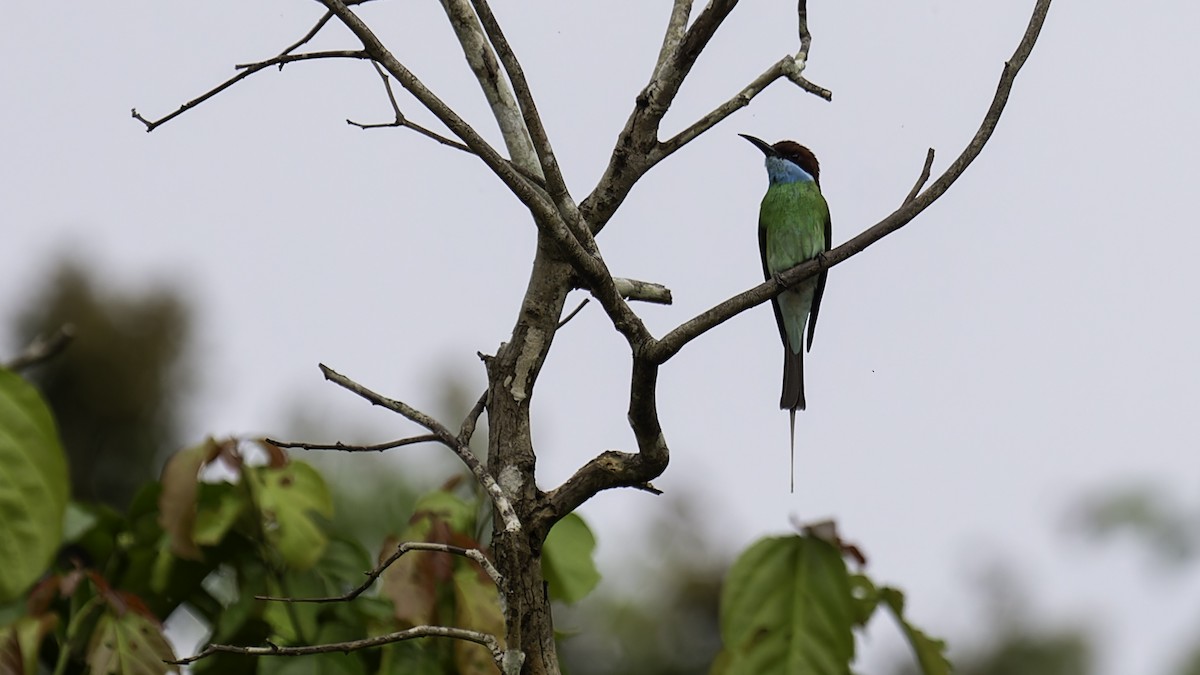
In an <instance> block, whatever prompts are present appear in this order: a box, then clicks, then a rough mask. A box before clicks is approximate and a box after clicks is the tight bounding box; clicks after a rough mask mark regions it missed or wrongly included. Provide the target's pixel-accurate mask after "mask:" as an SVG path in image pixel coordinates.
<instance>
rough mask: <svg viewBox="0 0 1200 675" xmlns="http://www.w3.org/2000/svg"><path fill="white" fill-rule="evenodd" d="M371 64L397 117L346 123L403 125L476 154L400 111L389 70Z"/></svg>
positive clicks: (361, 126) (374, 126) (368, 126)
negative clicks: (369, 121)
mask: <svg viewBox="0 0 1200 675" xmlns="http://www.w3.org/2000/svg"><path fill="white" fill-rule="evenodd" d="M371 65H372V66H374V67H375V72H376V73H378V74H379V78H380V79H381V80H383V88H384V90H385V91H387V97H388V103H390V104H391V106H392V112H394V113H395V114H396V119H394V120H393V121H391V122H383V123H379V124H364V123H362V122H355V121H354V120H351V119H347V120H346V124H350V125H353V126H356V127H358V128H359V129H382V128H386V127H403V128H405V129H412V130H413V131H415V132H417V133H418V134H421V135H422V136H425V137H426V138H430V139H433V140H435V141H437V142H438V143H441V144H442V145H447V146H450V147H451V148H455V149H456V150H462V151H463V152H467V153H470V154H472V155H473V154H475V153H474V152H471V149H470V148H468V147H467V146H465V145H463V144H462V143H460V142H458V141H456V140H454V139H452V138H447V137H445V136H443V135H441V134H439V133H437V132H436V131H433V130H431V129H427V128H425V127H423V126H421V125H420V124H417V123H416V122H410V121H409V120H408V118H406V117H405V116H404V113H402V112H400V104H399V103H398V102H397V101H396V92H394V91H392V81H391V79H390V78H388V75H387V71H385V70H384V69H383V67H382V66H380V65H379V62H377V61H371Z"/></svg>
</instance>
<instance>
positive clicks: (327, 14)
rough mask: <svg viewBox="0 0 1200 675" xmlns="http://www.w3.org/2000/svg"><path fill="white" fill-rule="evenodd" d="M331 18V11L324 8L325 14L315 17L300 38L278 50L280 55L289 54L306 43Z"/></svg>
mask: <svg viewBox="0 0 1200 675" xmlns="http://www.w3.org/2000/svg"><path fill="white" fill-rule="evenodd" d="M332 18H333V12H330V11H328V10H326V11H325V14H324V15H322V16H321V18H320V19H317V22H316V23H315V24H313V27H312V28H310V29H309V30H308V32H307V33H305V34H304V37H302V38H300V39H299V40H296V42H295V43H293V44H292V45H291V46H289V47H288V48H286V49H284V50H283V51H281V52H279V54H280V56H282V55H284V54H291V53H292V52H294V51H296V50H297V49H299V48H301V47H303V46H304V45H306V44H308V41H309V40H311V39H313V38H315V37H316V36H317V33H320V32H321V29H322V28H324V27H325V24H327V23H329V20H330V19H332Z"/></svg>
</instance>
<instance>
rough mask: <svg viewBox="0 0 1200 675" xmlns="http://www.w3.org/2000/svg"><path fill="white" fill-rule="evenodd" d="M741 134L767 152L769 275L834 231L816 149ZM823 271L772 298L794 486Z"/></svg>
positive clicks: (823, 243)
mask: <svg viewBox="0 0 1200 675" xmlns="http://www.w3.org/2000/svg"><path fill="white" fill-rule="evenodd" d="M739 135H740V136H741V137H742V138H744V139H746V140H747V141H750V142H751V143H753V144H754V146H755V147H756V148H758V149H759V150H762V152H763V154H764V155H766V156H767V160H766V163H767V179H768V181H769V184H768V186H767V194H766V195H765V196H764V197H763V200H762V206H761V207H760V209H759V213H758V250H759V253H761V254H762V265H763V276H764V277H765V278H766V279H770V278H772V277H774V276H775V275H778V274H780V273H782V272H784V271H785V270H788V269H790V268H792V267H795V266H796V265H799V264H800V263H802V262H804V261H806V260H811V259H813V258H815V257H817V256H818V255H820V254H821V253H823V252H825V251H828V250H829V246H830V239H831V237H832V231H831V226H830V220H829V205H828V204H826V203H825V197H823V196H821V167H820V165H819V164H818V163H817V157H816V155H814V154H813V153H812V151H811V150H809V149H808V148H806V147H804V146H803V145H800V144H799V143H797V142H795V141H779V142H778V143H776V144H775V145H770V144H768V143H767V142H766V141H763V140H761V139H758V138H755V137H753V136H748V135H746V134H739ZM827 274H828V272H826V271H822V272H821V273H820V274H819V275H817V276H816V277H814V278H811V279H807V280H805V281H804V282H802V283H800V285H798V286H795V287H792V288H789V289H788V290H786V291H784V292H783V293H780V294H779V295H777V296H776V297H775V298H773V299H772V300H771V306H772V307H773V308H774V309H775V322H776V323H777V324H779V337H780V338H782V339H783V394H782V395H781V396H780V398H779V407H780V408H781V409H784V410H787V411H789V413H790V423H791V453H792V454H791V458H792V473H791V476H792V478H791V489H792V491H795V489H796V411H797V410H804V352H805V351H807V350H810V349H812V341H813V331H814V330H816V327H817V311H818V310H819V309H820V308H821V296H822V295H823V294H824V293H825V278H826V276H827ZM806 323H807V324H808V339H807V341H806V340H805V338H804V326H805V324H806Z"/></svg>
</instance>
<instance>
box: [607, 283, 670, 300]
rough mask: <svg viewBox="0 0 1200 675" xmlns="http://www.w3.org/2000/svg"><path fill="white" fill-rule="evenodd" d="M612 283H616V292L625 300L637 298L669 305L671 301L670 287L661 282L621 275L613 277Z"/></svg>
mask: <svg viewBox="0 0 1200 675" xmlns="http://www.w3.org/2000/svg"><path fill="white" fill-rule="evenodd" d="M613 284H615V285H616V287H617V292H618V293H620V294H621V297H622V298H625V299H626V300H638V301H641V302H649V303H653V304H656V305H669V304H671V302H672V301H673V300H672V298H671V289H669V288H667V287H666V286H663V285H662V284H655V283H651V282H649V281H639V280H637V279H624V278H622V277H616V278H614V279H613Z"/></svg>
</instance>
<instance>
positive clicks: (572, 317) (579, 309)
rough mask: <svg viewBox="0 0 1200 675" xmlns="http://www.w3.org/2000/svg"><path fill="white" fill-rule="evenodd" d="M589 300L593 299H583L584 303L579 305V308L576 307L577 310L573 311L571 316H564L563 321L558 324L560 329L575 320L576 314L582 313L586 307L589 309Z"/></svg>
mask: <svg viewBox="0 0 1200 675" xmlns="http://www.w3.org/2000/svg"><path fill="white" fill-rule="evenodd" d="M589 300H591V298H584V299H583V302H581V303H579V306H578V307H576V308H575V309H573V310H571V313H570V314H568V315H566V316H564V317H563V319H562V321H559V322H558V327H559V328H562V327H563V326H565V325H567V322H568V321H570V320H571V319H574V318H575V315H576V314H578V313H579V312H580V311H582V310H583V308H584V307H587V304H588V301H589Z"/></svg>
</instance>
